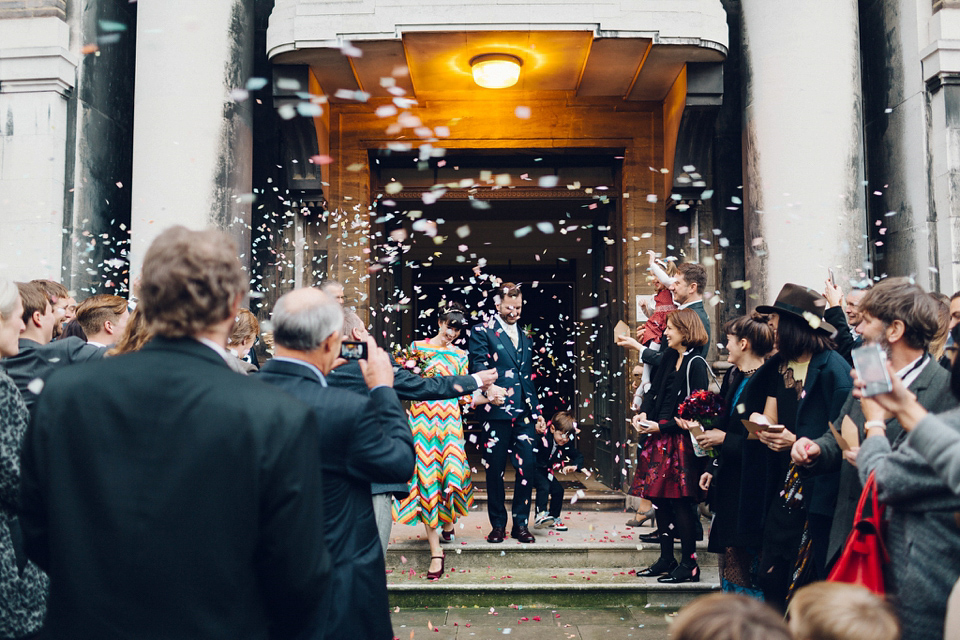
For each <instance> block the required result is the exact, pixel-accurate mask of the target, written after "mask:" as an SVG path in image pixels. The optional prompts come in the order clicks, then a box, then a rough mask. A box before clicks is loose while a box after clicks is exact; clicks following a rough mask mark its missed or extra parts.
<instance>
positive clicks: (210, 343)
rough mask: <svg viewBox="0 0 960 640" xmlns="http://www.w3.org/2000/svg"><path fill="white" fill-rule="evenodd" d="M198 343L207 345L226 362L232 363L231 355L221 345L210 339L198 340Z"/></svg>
mask: <svg viewBox="0 0 960 640" xmlns="http://www.w3.org/2000/svg"><path fill="white" fill-rule="evenodd" d="M197 342H200V343H202V344H205V345H207V346H208V347H210V348H211V349H213V350H214V351H216V352H217V355H218V356H220V357H221V358H223V361H224V362H229V361H230V354H229V353H227V350H226V349H224V348H223V347H222V346H221V345H219V344H217V343H216V342H214V341H213V340H211V339H210V338H197Z"/></svg>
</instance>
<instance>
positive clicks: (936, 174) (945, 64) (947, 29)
mask: <svg viewBox="0 0 960 640" xmlns="http://www.w3.org/2000/svg"><path fill="white" fill-rule="evenodd" d="M927 34H928V37H929V39H930V41H931V42H930V44H929V45H928V46H927V47H926V48H924V49H923V50H922V51H921V55H922V62H923V81H924V84H925V86H926V96H925V97H926V105H927V126H928V127H929V129H928V138H927V149H926V151H927V157H928V158H929V162H930V166H929V169H928V172H929V181H930V187H931V195H932V198H931V203H932V208H933V215H930V216H928V219H932V220H934V221H935V222H934V224H935V225H936V231H935V232H934V233H935V236H936V247H937V251H936V254H935V255H934V256H932V259H931V260H930V262H931V263H932V266H933V267H934V268H935V269H934V270H933V271H932V272H931V274H932V275H931V277H930V279H931V281H932V282H931V288H934V289H939V290H940V291H941V292H942V293H946V294H947V295H951V294H952V293H953V292H955V291H958V290H960V3H957V2H952V3H946V2H945V3H942V8H941V9H940V10H939V11H937V12H936V13H934V14H933V16H932V17H931V18H930V22H929V28H928V29H927Z"/></svg>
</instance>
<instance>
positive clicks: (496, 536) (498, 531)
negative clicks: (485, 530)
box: [487, 527, 507, 543]
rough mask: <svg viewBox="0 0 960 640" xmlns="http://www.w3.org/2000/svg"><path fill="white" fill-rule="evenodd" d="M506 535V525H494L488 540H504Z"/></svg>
mask: <svg viewBox="0 0 960 640" xmlns="http://www.w3.org/2000/svg"><path fill="white" fill-rule="evenodd" d="M506 535H507V529H506V527H494V528H493V530H492V531H490V535H488V536H487V542H493V543H497V542H503V539H504V537H506Z"/></svg>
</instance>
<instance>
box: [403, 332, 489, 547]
mask: <svg viewBox="0 0 960 640" xmlns="http://www.w3.org/2000/svg"><path fill="white" fill-rule="evenodd" d="M413 346H414V348H415V349H416V350H417V351H419V352H421V353H424V354H426V356H427V357H426V366H425V370H427V371H429V372H431V374H433V375H466V374H467V354H466V353H465V352H464V351H461V350H460V349H456V348H447V349H444V348H440V347H434V346H432V345H431V344H430V343H428V342H426V341H418V342H415V343H413ZM409 418H410V428H411V429H412V430H413V448H414V450H415V451H416V453H417V467H416V471H415V472H414V474H413V479H411V481H410V495H408V496H407V497H406V498H404V499H403V500H402V501H398V500H394V501H393V519H394V520H395V521H396V522H400V523H403V524H418V523H420V522H423V523H425V524H426V525H427V526H428V527H433V528H436V527H439V526H440V524H441V523H443V522H448V523H453V522H455V521H456V519H457V518H458V517H460V516H464V515H466V514H467V513H468V512H469V509H470V507H471V506H473V485H472V484H471V483H470V467H469V465H468V464H467V456H466V453H464V450H463V424H462V422H461V420H460V401H459V399H457V398H453V399H450V400H430V401H420V402H414V403H412V404H411V405H410V411H409Z"/></svg>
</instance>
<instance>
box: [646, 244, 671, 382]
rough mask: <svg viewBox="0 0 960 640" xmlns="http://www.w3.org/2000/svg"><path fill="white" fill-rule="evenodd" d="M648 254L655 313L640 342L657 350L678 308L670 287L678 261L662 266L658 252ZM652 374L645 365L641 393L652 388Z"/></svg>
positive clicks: (647, 324)
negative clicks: (673, 313)
mask: <svg viewBox="0 0 960 640" xmlns="http://www.w3.org/2000/svg"><path fill="white" fill-rule="evenodd" d="M647 255H648V256H649V257H650V271H651V272H652V273H653V276H654V281H653V288H654V289H655V290H656V293H655V294H654V296H653V304H654V309H653V314H652V315H651V316H650V317H649V318H648V319H647V322H646V324H644V325H643V334H641V335H640V344H642V345H643V346H645V347H649V348H651V349H653V350H654V351H657V350H659V349H660V336H662V335H663V330H664V329H666V328H667V316H668V315H669V314H670V312H671V311H676V309H677V305H676V303H675V302H674V301H673V293H671V292H670V288H669V287H670V285H672V284H673V283H674V281H675V280H676V278H675V276H676V275H677V263H676V262H674V261H672V260H671V261H669V262H667V263H661V264H663V267H661V266H660V264H657V259H656V254H655V253H654V252H653V251H648V252H647ZM648 306H649V305H648ZM652 375H653V374H652V371H651V367H650V365H648V364H645V365H643V378H642V380H641V382H640V392H641V394H642V393H646V392H647V389H649V388H650V381H651V378H652Z"/></svg>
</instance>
